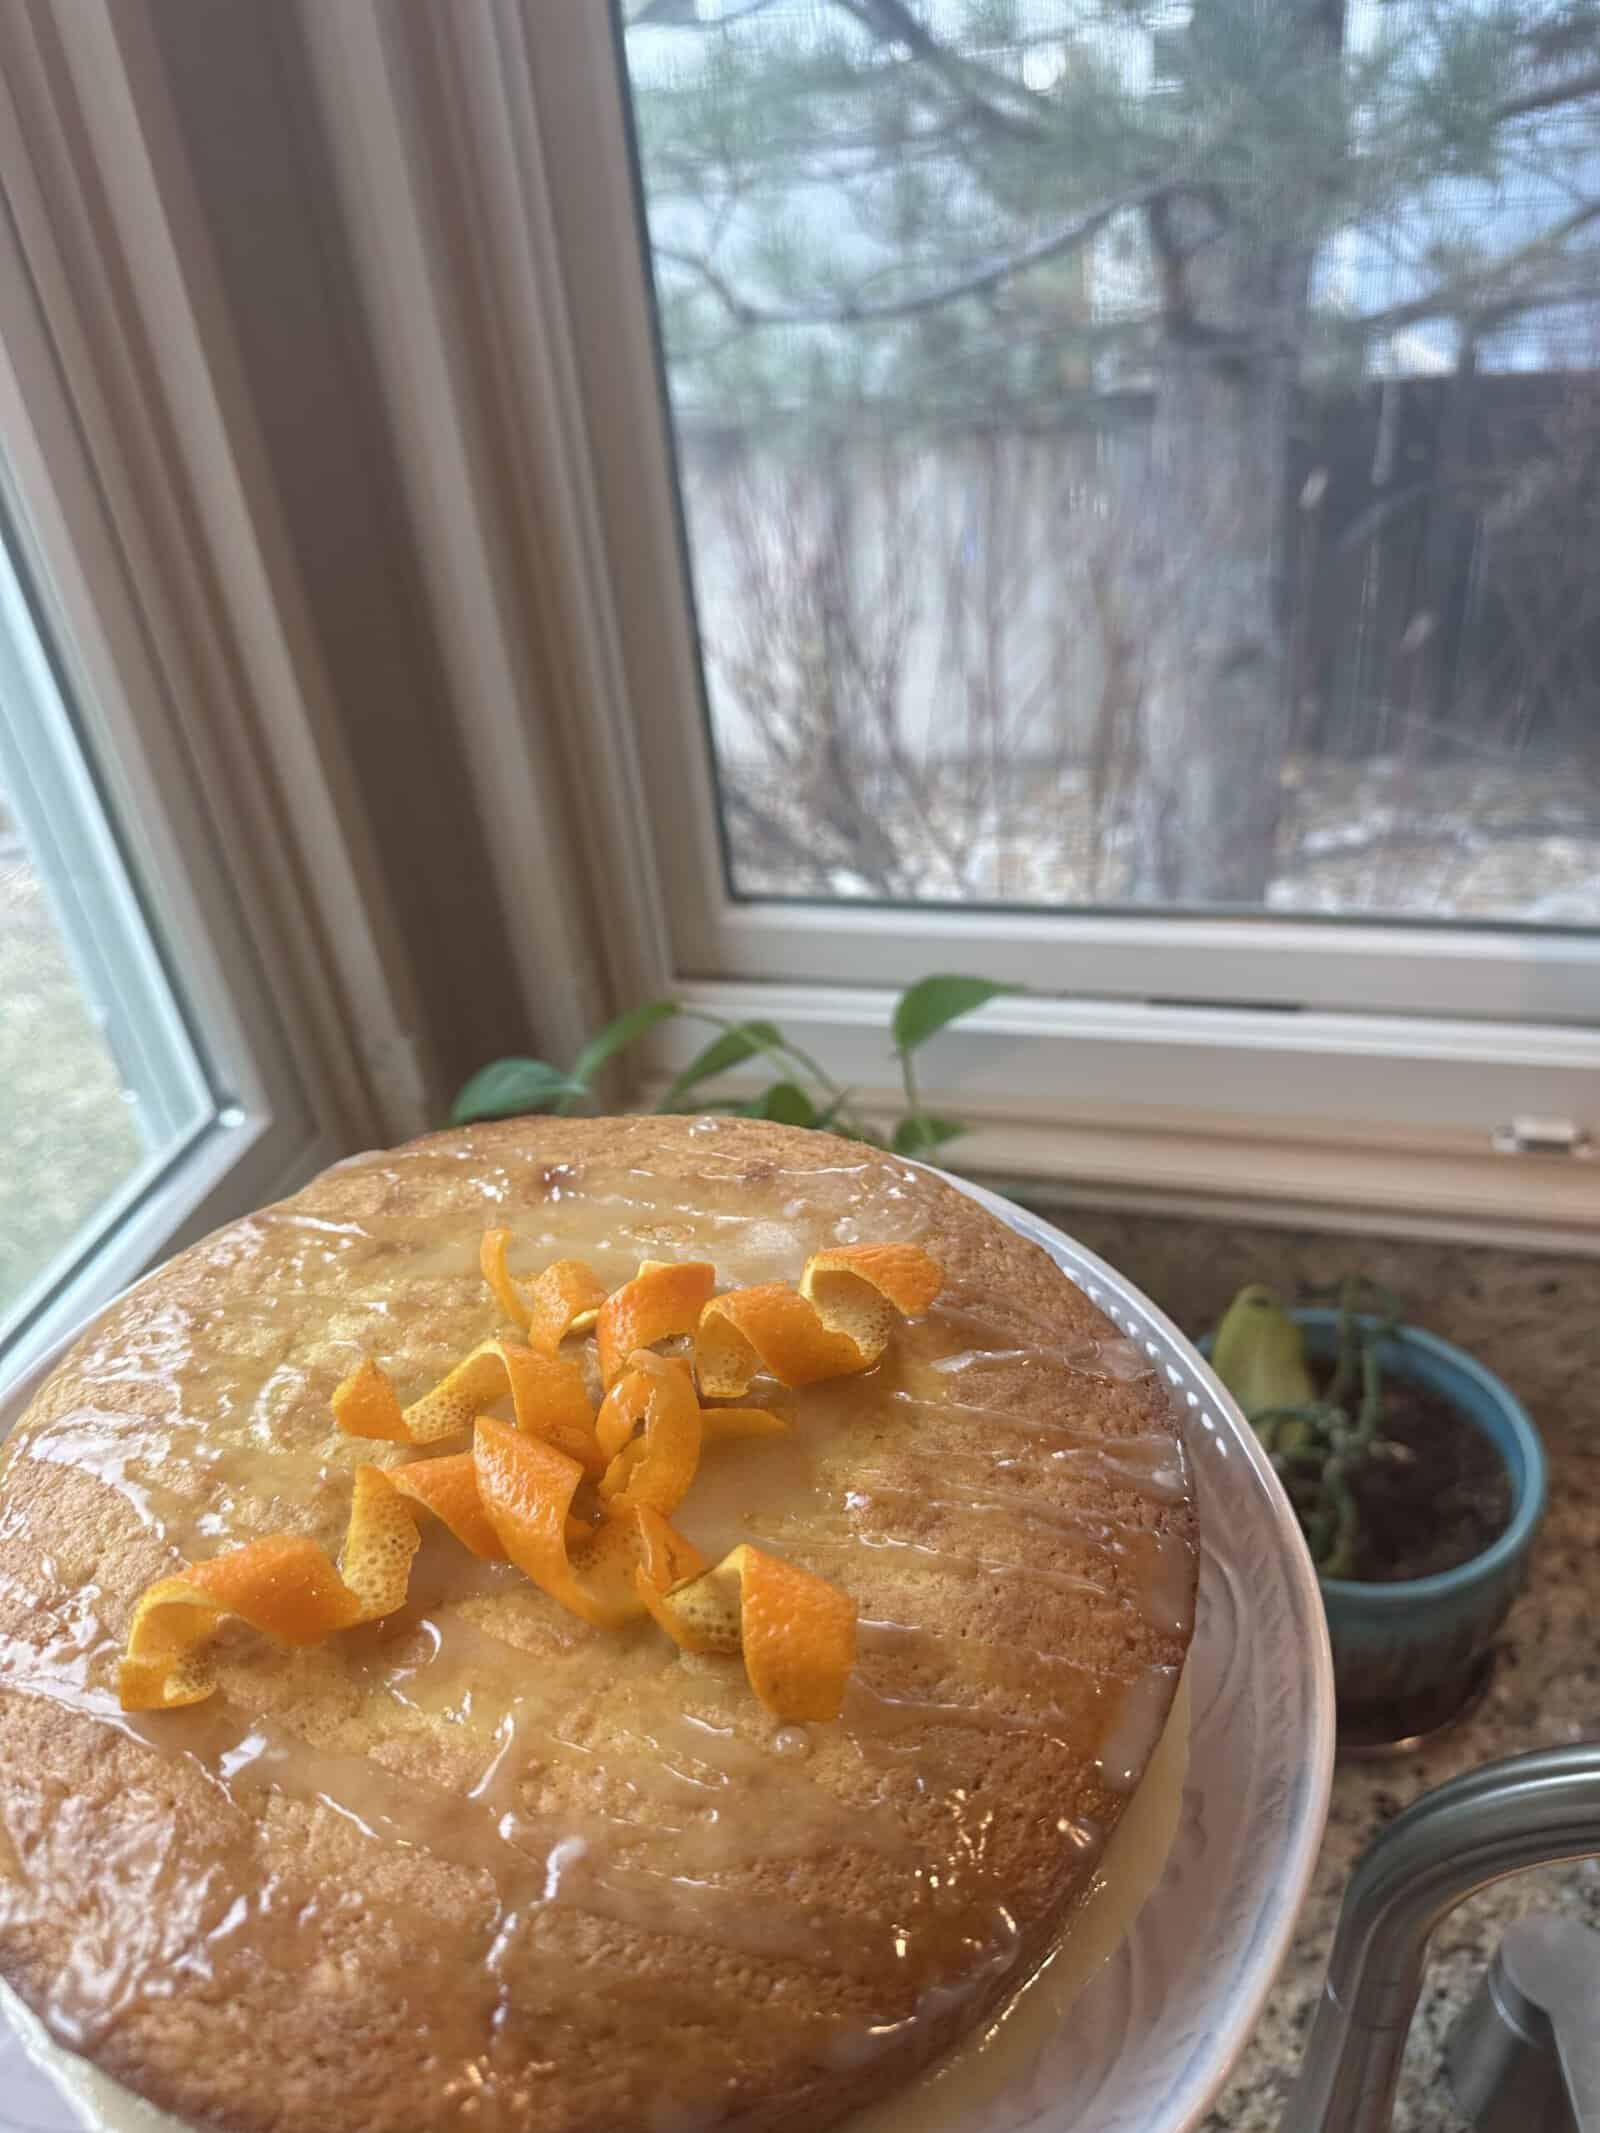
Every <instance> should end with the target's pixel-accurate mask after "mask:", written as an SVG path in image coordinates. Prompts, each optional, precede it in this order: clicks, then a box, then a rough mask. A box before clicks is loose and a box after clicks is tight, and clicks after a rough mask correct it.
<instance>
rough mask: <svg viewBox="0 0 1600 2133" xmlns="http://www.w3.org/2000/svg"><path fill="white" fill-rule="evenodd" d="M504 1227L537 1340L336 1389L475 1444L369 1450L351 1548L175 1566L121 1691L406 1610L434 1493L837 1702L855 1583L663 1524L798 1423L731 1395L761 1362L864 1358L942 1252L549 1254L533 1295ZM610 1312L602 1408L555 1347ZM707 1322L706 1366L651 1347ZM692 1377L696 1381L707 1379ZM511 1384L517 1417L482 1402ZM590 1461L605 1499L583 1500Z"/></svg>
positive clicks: (694, 1647)
mask: <svg viewBox="0 0 1600 2133" xmlns="http://www.w3.org/2000/svg"><path fill="white" fill-rule="evenodd" d="M509 1235H510V1233H509V1231H506V1230H491V1231H490V1232H489V1233H488V1234H487V1235H486V1236H485V1238H484V1240H483V1249H482V1254H481V1258H482V1266H483V1272H484V1276H485V1278H486V1280H487V1281H488V1282H489V1284H490V1287H491V1288H492V1289H493V1290H494V1292H495V1294H496V1296H497V1297H498V1298H499V1300H500V1302H501V1305H502V1308H503V1309H504V1310H505V1311H506V1312H507V1315H508V1316H510V1317H512V1318H514V1319H516V1321H517V1323H518V1324H519V1325H521V1326H523V1327H524V1328H525V1329H526V1330H527V1333H528V1339H527V1340H526V1341H519V1340H512V1339H509V1338H506V1337H504V1336H498V1335H497V1336H496V1337H495V1338H494V1339H492V1340H487V1341H484V1342H482V1343H481V1344H480V1345H479V1346H478V1347H477V1348H475V1349H473V1351H472V1353H471V1354H470V1355H468V1356H466V1357H465V1358H464V1360H463V1361H462V1362H460V1363H458V1364H457V1365H456V1367H455V1368H454V1369H453V1370H452V1371H450V1372H449V1373H448V1375H447V1376H445V1377H444V1378H442V1379H441V1380H440V1382H439V1383H438V1384H437V1385H436V1386H434V1388H433V1389H432V1391H431V1392H428V1393H425V1394H424V1395H423V1397H422V1398H421V1399H419V1400H415V1401H413V1402H412V1403H411V1405H410V1406H409V1407H402V1406H401V1404H400V1401H399V1398H398V1397H397V1395H396V1393H395V1390H394V1386H393V1384H392V1383H391V1381H390V1379H389V1377H388V1375H387V1374H386V1373H385V1372H384V1371H383V1370H382V1369H380V1368H379V1366H378V1365H377V1364H376V1363H374V1362H371V1361H366V1362H363V1363H362V1364H361V1366H360V1367H359V1368H358V1369H357V1370H355V1371H353V1372H352V1373H351V1375H350V1376H349V1377H347V1378H346V1379H345V1381H344V1382H343V1384H342V1385H340V1387H339V1388H338V1390H337V1392H336V1393H335V1394H334V1398H333V1410H334V1415H335V1418H336V1420H337V1422H338V1425H339V1427H340V1428H341V1429H342V1430H344V1431H345V1432H346V1433H347V1434H349V1435H351V1436H356V1437H365V1438H371V1439H376V1440H379V1441H382V1442H387V1443H393V1444H407V1445H428V1444H433V1443H436V1442H439V1441H441V1440H442V1439H444V1438H446V1437H449V1436H453V1435H457V1434H460V1433H462V1432H464V1431H466V1430H468V1429H471V1430H472V1431H473V1432H474V1435H473V1448H472V1450H471V1451H470V1452H459V1453H455V1454H452V1455H450V1456H447V1457H444V1458H437V1459H421V1460H413V1461H411V1462H410V1463H409V1464H407V1465H404V1466H400V1467H396V1468H393V1469H390V1470H385V1469H383V1468H381V1467H375V1466H362V1467H358V1468H357V1469H356V1475H355V1487H354V1493H353V1496H352V1500H351V1509H350V1521H349V1525H348V1527H347V1528H346V1532H345V1538H344V1545H343V1548H342V1550H341V1552H340V1557H339V1562H338V1565H337V1567H335V1565H334V1563H333V1562H332V1561H331V1560H330V1559H329V1557H328V1555H327V1554H326V1553H325V1552H324V1550H323V1549H322V1548H321V1547H319V1546H318V1545H317V1543H316V1542H315V1541H312V1540H309V1539H307V1538H305V1537H303V1536H299V1535H294V1534H277V1535H274V1536H272V1537H271V1538H270V1539H266V1540H259V1541H251V1542H249V1543H248V1544H247V1545H245V1546H243V1547H240V1548H234V1549H231V1550H230V1551H229V1552H228V1553H227V1554H225V1555H221V1556H218V1557H217V1558H216V1559H215V1560H214V1561H212V1562H209V1563H200V1564H195V1565H192V1566H191V1567H189V1568H187V1569H185V1570H182V1571H179V1572H177V1573H176V1574H174V1575H172V1576H170V1577H165V1578H162V1579H160V1580H158V1581H157V1583H155V1584H154V1585H152V1586H150V1587H149V1589H148V1590H147V1591H146V1592H145V1593H143V1594H142V1595H141V1597H140V1599H139V1601H138V1603H137V1605H136V1606H135V1608H134V1613H133V1619H132V1622H131V1623H130V1625H129V1630H128V1641H127V1647H126V1651H125V1653H124V1656H123V1659H122V1663H121V1668H120V1673H119V1678H118V1687H119V1691H120V1694H121V1699H122V1705H123V1708H124V1709H125V1710H130V1711H142V1710H166V1709H172V1708H175V1707H177V1706H179V1705H182V1704H189V1703H198V1702H200V1701H201V1700H203V1699H204V1698H205V1697H207V1696H209V1695H210V1694H211V1693H212V1688H213V1683H212V1680H211V1676H210V1673H209V1670H208V1668H207V1665H206V1654H207V1649H208V1647H209V1645H210V1643H211V1641H212V1638H213V1637H214V1635H215V1633H216V1631H217V1629H218V1627H219V1626H220V1625H221V1624H222V1623H223V1622H224V1621H225V1620H226V1619H227V1618H229V1617H231V1616H236V1617H238V1619H240V1620H241V1621H243V1622H246V1623H248V1624H249V1625H250V1626H251V1627H252V1628H254V1629H257V1630H260V1631H262V1632H263V1633H265V1634H266V1635H269V1636H272V1637H276V1638H277V1639H279V1640H280V1641H281V1642H282V1643H285V1644H290V1645H312V1644H318V1643H320V1642H321V1641H322V1640H323V1639H324V1638H326V1637H328V1636H330V1635H331V1634H333V1633H334V1632H335V1631H337V1630H342V1629H349V1628H352V1627H354V1626H355V1625H356V1624H357V1623H361V1622H370V1621H375V1620H377V1619H379V1618H380V1617H382V1616H384V1615H387V1614H392V1613H393V1612H394V1611H395V1609H396V1608H398V1607H400V1606H401V1605H402V1603H403V1602H404V1600H405V1597H406V1590H407V1586H408V1584H409V1582H410V1574H411V1560H412V1557H413V1555H414V1554H415V1552H416V1549H417V1545H418V1532H417V1522H418V1519H419V1517H420V1516H421V1514H422V1513H423V1512H424V1511H426V1512H428V1513H429V1514H431V1515H432V1516H433V1517H436V1518H438V1519H439V1520H440V1521H441V1522H442V1523H443V1524H444V1525H445V1526H446V1527H447V1528H448V1529H449V1531H450V1532H451V1533H452V1534H453V1535H454V1536H455V1538H456V1539H457V1540H459V1541H460V1542H461V1544H462V1546H463V1547H465V1548H467V1549H469V1550H470V1551H471V1553H473V1554H474V1555H477V1556H479V1557H481V1558H483V1559H485V1560H487V1561H503V1560H505V1559H506V1558H508V1557H509V1558H510V1560H511V1561H512V1562H514V1563H515V1564H516V1565H517V1566H518V1568H519V1569H521V1570H522V1571H523V1572H524V1573H525V1574H526V1575H527V1576H528V1577H529V1578H531V1579H532V1580H533V1582H534V1583H535V1584H536V1585H538V1586H539V1587H540V1589H541V1590H542V1591H544V1592H546V1593H548V1594H549V1595H550V1597H551V1598H552V1599H554V1600H556V1601H558V1602H559V1603H560V1605H562V1606H563V1607H566V1608H568V1609H570V1611H571V1612H572V1613H573V1614H576V1615H578V1616H579V1617H580V1618H581V1619H582V1620H583V1621H585V1622H588V1623H591V1624H592V1625H594V1626H595V1627H596V1628H599V1629H615V1628H620V1627H622V1626H623V1625H625V1624H626V1623H629V1622H632V1621H636V1620H637V1619H638V1618H639V1617H640V1616H642V1615H643V1614H645V1613H646V1612H648V1613H649V1614H651V1615H652V1616H653V1617H654V1618H655V1620H656V1621H657V1622H658V1623H659V1624H660V1625H661V1627H662V1628H663V1629H664V1630H665V1631H666V1632H667V1634H668V1635H669V1636H671V1637H672V1638H673V1639H674V1640H675V1641H676V1642H677V1643H678V1644H679V1645H681V1646H683V1647H684V1648H685V1649H686V1650H688V1651H693V1652H721V1653H730V1654H731V1653H733V1652H742V1654H743V1656H744V1664H745V1670H746V1672H747V1674H748V1675H749V1678H750V1684H751V1687H752V1688H753V1689H754V1690H755V1693H756V1695H757V1696H758V1697H759V1698H760V1699H761V1701H762V1703H763V1704H764V1705H765V1706H766V1707H767V1709H768V1710H769V1711H771V1712H773V1714H774V1715H775V1716H777V1717H778V1718H780V1719H785V1720H801V1719H831V1718H834V1717H837V1715H838V1713H839V1709H840V1707H841V1704H842V1701H843V1697H844V1691H845V1684H846V1681H847V1679H848V1676H849V1672H850V1667H851V1664H852V1662H853V1657H854V1650H855V1620H856V1611H855V1606H854V1603H853V1602H852V1601H851V1600H850V1599H849V1598H848V1597H847V1596H846V1595H845V1594H844V1593H842V1592H840V1591H839V1590H838V1589H837V1588H836V1587H835V1586H833V1585H830V1584H828V1583H827V1582H826V1580H824V1579H822V1578H818V1577H815V1576H813V1575H811V1574H810V1573H809V1572H807V1571H803V1570H799V1569H796V1568H795V1567H794V1565H792V1564H789V1563H785V1562H782V1561H780V1560H779V1559H778V1558H777V1557H776V1556H771V1555H768V1554H766V1553H765V1552H764V1551H763V1550H761V1549H759V1548H752V1547H749V1546H745V1547H739V1548H735V1549H734V1550H733V1551H732V1552H731V1553H730V1554H728V1555H726V1556H724V1558H723V1559H722V1561H721V1562H720V1563H718V1564H716V1565H715V1566H714V1567H711V1566H708V1565H707V1562H706V1559H705V1557H704V1556H703V1555H702V1554H701V1553H700V1551H699V1550H698V1549H697V1548H696V1547H695V1546H694V1544H693V1542H691V1541H689V1540H687V1539H685V1537H684V1536H683V1535H682V1534H681V1533H679V1532H677V1531H676V1530H675V1529H674V1528H673V1527H672V1526H671V1525H670V1524H669V1523H668V1514H669V1513H670V1512H672V1511H674V1510H676V1508H677V1506H678V1505H679V1504H680V1503H681V1502H682V1501H683V1499H684V1497H685V1495H686V1494H687V1492H688V1490H689V1487H690V1485H691V1483H692V1482H693V1480H694V1476H695V1472H696V1469H697V1467H698V1465H699V1461H700V1458H701V1455H702V1452H703V1450H704V1448H705V1446H706V1445H707V1444H715V1443H718V1442H726V1441H729V1440H731V1439H734V1438H738V1437H752V1436H769V1435H772V1434H774V1433H776V1432H779V1431H782V1430H786V1429H787V1428H788V1427H789V1424H788V1422H787V1421H786V1420H785V1419H784V1418H783V1417H782V1416H780V1415H776V1414H773V1413H771V1412H770V1411H769V1410H768V1409H766V1408H763V1407H741V1406H722V1407H705V1406H702V1405H701V1397H702V1396H703V1395H705V1396H710V1397H712V1398H720V1399H730V1398H731V1399H737V1398H739V1397H740V1396H741V1395H742V1394H743V1393H744V1392H745V1390H746V1389H747V1388H748V1385H749V1383H750V1380H751V1378H752V1377H753V1376H754V1375H755V1374H756V1372H757V1371H758V1370H765V1371H767V1372H769V1373H770V1374H771V1375H772V1376H774V1377H776V1378H778V1379H779V1380H780V1381H781V1382H783V1383H784V1384H788V1385H805V1384H810V1383H813V1382H815V1381H816V1380H818V1379H820V1378H826V1377H833V1376H839V1375H843V1374H846V1373H849V1372H854V1371H860V1370H865V1369H868V1368H870V1367H871V1365H872V1364H873V1363H875V1362H876V1361H877V1360H878V1358H879V1356H880V1355H881V1354H882V1353H883V1349H884V1345H885V1343H886V1342H887V1340H888V1337H889V1333H890V1330H891V1329H892V1326H893V1323H894V1319H895V1316H896V1314H899V1315H900V1316H910V1315H912V1314H914V1313H916V1312H919V1311H924V1310H926V1309H927V1307H928V1305H929V1304H930V1303H931V1302H932V1301H933V1299H934V1297H935V1296H936V1295H937V1294H938V1292H939V1288H940V1282H941V1276H940V1273H939V1269H938V1268H937V1267H936V1266H935V1265H934V1263H933V1261H932V1260H931V1259H929V1258H928V1256H927V1254H926V1253H924V1252H922V1251H921V1250H919V1249H918V1247H916V1246H915V1245H904V1244H890V1245H849V1246H841V1247H839V1248H838V1249H836V1250H832V1251H826V1252H819V1253H817V1254H816V1255H815V1256H814V1257H813V1258H812V1259H810V1260H808V1261H807V1263H806V1267H805V1271H804V1273H803V1275H802V1277H801V1281H800V1285H799V1288H798V1289H797V1290H796V1289H792V1288H790V1287H788V1286H787V1285H786V1284H784V1283H781V1282H772V1283H768V1284H766V1285H765V1286H763V1287H759V1288H749V1289H738V1290H734V1291H733V1292H732V1293H731V1294H730V1295H727V1296H721V1297H713V1296H712V1295H711V1290H712V1285H713V1282H714V1279H715V1276H714V1272H713V1269H712V1268H711V1267H710V1266H708V1265H706V1264H704V1263H703V1262H699V1261H693V1262H683V1263H680V1264H674V1265H665V1264H662V1263H660V1262H657V1261H651V1260H646V1261H645V1262H644V1264H643V1265H642V1266H641V1267H640V1269H639V1272H638V1274H637V1275H636V1276H635V1277H634V1279H633V1280H632V1281H630V1282H627V1283H625V1284H624V1286H623V1287H622V1288H621V1289H619V1290H618V1291H617V1292H616V1294H615V1295H613V1296H611V1297H609V1298H608V1297H606V1295H605V1292H604V1289H603V1287H602V1285H601V1283H600V1281H599V1279H598V1277H597V1276H596V1275H595V1274H594V1272H593V1270H592V1269H591V1268H589V1267H588V1266H586V1265H585V1264H584V1263H583V1262H582V1261H581V1260H575V1259H564V1260H559V1261H557V1262H556V1264H555V1265H553V1266H550V1267H547V1268H546V1269H545V1270H544V1272H543V1273H542V1274H540V1275H539V1276H538V1278H537V1279H536V1280H535V1281H534V1282H533V1283H532V1284H531V1286H530V1287H529V1289H528V1291H527V1295H526V1297H524V1296H523V1294H522V1292H521V1291H520V1290H519V1289H518V1288H517V1286H516V1284H515V1283H514V1282H513V1281H512V1280H511V1277H510V1275H509V1273H508V1272H507V1270H506V1263H505V1255H506V1245H507V1241H508V1239H509ZM589 1324H593V1325H594V1327H595V1337H596V1343H597V1347H598V1350H599V1361H600V1364H601V1370H602V1377H603V1381H604V1383H605V1385H606V1387H607V1390H606V1394H605V1397H604V1399H603V1401H602V1403H601V1406H600V1410H599V1413H598V1414H595V1413H593V1412H592V1411H591V1407H590V1400H589V1392H588V1381H587V1380H586V1378H585V1375H584V1372H583V1371H582V1369H581V1368H579V1366H578V1365H577V1364H576V1363H573V1362H570V1361H567V1360H564V1359H563V1358H562V1357H561V1356H560V1355H558V1353H557V1352H556V1351H557V1350H558V1349H559V1347H560V1344H561V1342H562V1340H563V1339H564V1338H565V1337H566V1335H567V1333H568V1332H570V1331H572V1330H575V1329H578V1328H580V1327H582V1326H584V1325H589ZM691 1331H694V1332H696V1335H697V1338H696V1347H695V1368H694V1371H693V1372H691V1370H690V1366H689V1363H688V1361H687V1360H686V1359H685V1358H683V1357H678V1356H674V1357H670V1358H669V1357H666V1356H663V1355H660V1354H657V1353H655V1352H654V1347H655V1344H656V1343H657V1342H660V1341H663V1340H666V1339H669V1338H671V1337H673V1336H675V1335H679V1334H684V1333H688V1332H691ZM697 1377H698V1381H699V1382H698V1389H697V1386H696V1378H697ZM507 1396H509V1398H510V1399H511V1402H512V1406H513V1409H514V1412H515V1414H516V1427H515V1428H512V1427H511V1426H509V1425H508V1424H506V1423H504V1422H500V1421H497V1420H495V1419H494V1418H493V1417H492V1416H491V1415H488V1414H485V1413H484V1412H483V1409H484V1408H485V1407H487V1406H489V1405H491V1404H492V1403H493V1402H494V1401H497V1400H500V1399H503V1398H505V1397H507ZM586 1477H589V1478H593V1479H595V1480H597V1481H598V1484H599V1491H598V1493H599V1497H600V1501H601V1508H602V1515H601V1517H600V1518H599V1520H598V1521H597V1522H595V1523H592V1524H591V1523H590V1522H589V1521H588V1520H586V1519H583V1518H579V1517H575V1516H574V1514H573V1510H572V1503H573V1498H574V1496H575V1495H576V1493H577V1490H578V1488H579V1486H580V1484H581V1483H582V1482H583V1481H584V1479H585V1478H586Z"/></svg>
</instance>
